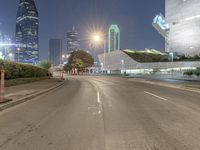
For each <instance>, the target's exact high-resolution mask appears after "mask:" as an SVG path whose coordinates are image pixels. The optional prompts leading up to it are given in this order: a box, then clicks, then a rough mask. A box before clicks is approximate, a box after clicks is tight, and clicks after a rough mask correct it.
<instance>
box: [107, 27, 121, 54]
mask: <svg viewBox="0 0 200 150" xmlns="http://www.w3.org/2000/svg"><path fill="white" fill-rule="evenodd" d="M115 50H120V29H119V27H118V25H111V26H110V28H109V31H108V52H112V51H115Z"/></svg>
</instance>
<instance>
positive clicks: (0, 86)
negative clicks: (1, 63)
mask: <svg viewBox="0 0 200 150" xmlns="http://www.w3.org/2000/svg"><path fill="white" fill-rule="evenodd" d="M0 82H1V83H0V103H3V102H4V100H5V99H4V93H5V71H4V70H1V71H0Z"/></svg>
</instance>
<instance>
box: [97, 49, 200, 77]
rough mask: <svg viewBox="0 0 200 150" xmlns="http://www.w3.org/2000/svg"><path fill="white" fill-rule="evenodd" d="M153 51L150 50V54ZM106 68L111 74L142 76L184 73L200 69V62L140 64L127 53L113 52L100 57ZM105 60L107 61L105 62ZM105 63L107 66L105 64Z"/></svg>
mask: <svg viewBox="0 0 200 150" xmlns="http://www.w3.org/2000/svg"><path fill="white" fill-rule="evenodd" d="M152 52H153V51H151V50H149V53H152ZM98 57H99V61H100V63H101V64H102V66H104V68H103V70H107V71H108V72H110V73H124V72H126V73H127V74H140V73H142V74H143V73H147V74H148V73H151V72H157V71H158V72H170V71H171V70H177V71H183V70H187V69H196V68H199V67H200V61H194V62H188V61H187V62H151V63H150V62H149V63H148V62H143V63H142V62H138V61H136V60H134V59H133V58H132V57H130V56H129V55H127V54H126V52H125V51H121V50H118V51H113V52H110V53H106V54H105V57H104V54H101V55H99V56H98ZM104 59H105V60H104ZM104 62H105V65H104V64H103V63H104Z"/></svg>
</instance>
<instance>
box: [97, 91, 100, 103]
mask: <svg viewBox="0 0 200 150" xmlns="http://www.w3.org/2000/svg"><path fill="white" fill-rule="evenodd" d="M97 102H98V103H99V104H100V103H101V99H100V94H99V91H98V92H97Z"/></svg>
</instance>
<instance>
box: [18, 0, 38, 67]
mask: <svg viewBox="0 0 200 150" xmlns="http://www.w3.org/2000/svg"><path fill="white" fill-rule="evenodd" d="M38 28H39V18H38V11H37V8H36V5H35V2H34V0H20V2H19V5H18V11H17V18H16V35H15V38H16V44H17V46H16V52H15V60H16V61H18V62H21V63H28V64H33V65H35V64H37V63H38V61H39V35H38Z"/></svg>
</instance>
